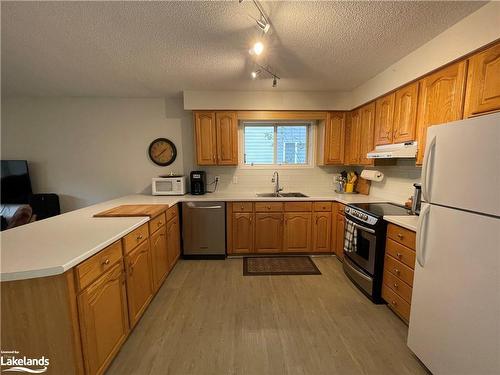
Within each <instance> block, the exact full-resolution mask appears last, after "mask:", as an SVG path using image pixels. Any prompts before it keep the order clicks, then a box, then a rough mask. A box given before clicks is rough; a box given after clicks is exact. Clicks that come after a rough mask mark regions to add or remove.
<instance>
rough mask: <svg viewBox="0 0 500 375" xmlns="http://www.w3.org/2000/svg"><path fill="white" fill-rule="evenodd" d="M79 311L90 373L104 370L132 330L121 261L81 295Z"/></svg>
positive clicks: (86, 362) (85, 356) (83, 346)
mask: <svg viewBox="0 0 500 375" xmlns="http://www.w3.org/2000/svg"><path fill="white" fill-rule="evenodd" d="M78 312H79V316H80V329H81V338H82V350H83V358H84V361H85V368H86V369H87V374H92V375H93V374H102V373H103V372H104V370H105V369H106V367H107V366H108V365H109V363H110V362H111V360H112V359H113V357H114V356H115V354H116V353H117V352H118V350H119V349H120V347H121V345H122V344H123V342H124V341H125V339H126V338H127V335H128V332H129V323H128V313H127V294H126V290H125V275H124V273H123V266H122V262H121V261H120V263H118V264H116V265H115V266H114V267H113V268H111V269H110V270H109V271H107V272H106V273H105V274H104V275H102V276H101V277H100V278H99V279H97V280H96V281H94V282H93V283H92V284H90V286H89V287H88V288H86V289H85V290H84V291H83V292H82V293H81V294H80V295H79V296H78Z"/></svg>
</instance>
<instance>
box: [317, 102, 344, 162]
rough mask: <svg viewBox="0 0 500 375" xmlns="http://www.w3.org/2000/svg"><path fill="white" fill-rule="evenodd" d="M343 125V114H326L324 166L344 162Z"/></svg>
mask: <svg viewBox="0 0 500 375" xmlns="http://www.w3.org/2000/svg"><path fill="white" fill-rule="evenodd" d="M345 125H346V113H345V112H329V113H328V115H327V117H326V121H325V132H324V156H323V158H324V160H323V163H324V164H329V165H336V164H342V163H343V162H344V137H345Z"/></svg>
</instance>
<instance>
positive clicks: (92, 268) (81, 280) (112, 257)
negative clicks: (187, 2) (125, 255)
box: [75, 241, 122, 290]
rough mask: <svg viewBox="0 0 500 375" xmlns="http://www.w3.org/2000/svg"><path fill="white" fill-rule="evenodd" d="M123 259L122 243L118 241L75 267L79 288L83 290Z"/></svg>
mask: <svg viewBox="0 0 500 375" xmlns="http://www.w3.org/2000/svg"><path fill="white" fill-rule="evenodd" d="M121 259H122V244H121V242H120V241H116V242H115V243H113V244H112V245H109V246H108V247H106V248H105V249H103V250H101V251H100V252H98V253H97V254H95V255H94V256H92V257H91V258H89V259H87V260H85V261H84V262H82V263H80V264H79V265H77V266H76V267H75V271H76V272H75V276H76V283H77V285H78V289H79V290H82V289H84V288H85V287H86V286H88V285H89V284H90V283H91V282H92V281H94V280H96V279H97V278H98V277H100V276H101V275H102V274H104V272H106V271H107V270H109V269H110V268H111V267H113V266H114V265H115V264H116V263H117V262H119V261H120V260H121Z"/></svg>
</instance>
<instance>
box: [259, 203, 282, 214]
mask: <svg viewBox="0 0 500 375" xmlns="http://www.w3.org/2000/svg"><path fill="white" fill-rule="evenodd" d="M255 211H257V212H272V211H274V212H276V211H283V203H281V202H256V203H255Z"/></svg>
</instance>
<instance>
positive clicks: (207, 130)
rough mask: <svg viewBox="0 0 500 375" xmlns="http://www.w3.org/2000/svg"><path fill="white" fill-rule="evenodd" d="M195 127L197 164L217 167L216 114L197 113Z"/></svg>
mask: <svg viewBox="0 0 500 375" xmlns="http://www.w3.org/2000/svg"><path fill="white" fill-rule="evenodd" d="M194 126H195V127H194V134H195V140H196V162H197V163H198V165H216V164H217V160H216V155H217V140H216V129H215V112H195V114H194Z"/></svg>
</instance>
